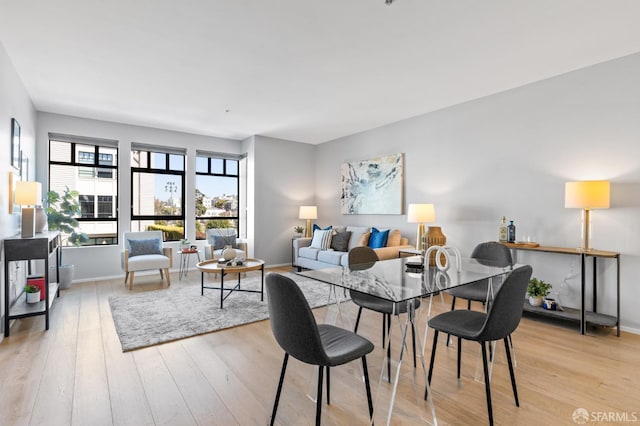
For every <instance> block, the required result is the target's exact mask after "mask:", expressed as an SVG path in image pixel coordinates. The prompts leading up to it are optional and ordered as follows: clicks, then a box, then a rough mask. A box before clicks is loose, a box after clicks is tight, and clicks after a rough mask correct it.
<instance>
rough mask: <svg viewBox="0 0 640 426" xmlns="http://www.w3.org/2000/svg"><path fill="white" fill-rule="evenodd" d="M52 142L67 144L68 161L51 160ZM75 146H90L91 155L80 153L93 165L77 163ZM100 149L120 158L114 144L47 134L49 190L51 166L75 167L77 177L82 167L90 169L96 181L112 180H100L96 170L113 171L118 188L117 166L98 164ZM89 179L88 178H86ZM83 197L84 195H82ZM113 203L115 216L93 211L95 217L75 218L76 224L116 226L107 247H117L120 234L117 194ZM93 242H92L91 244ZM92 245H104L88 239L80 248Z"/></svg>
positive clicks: (117, 148)
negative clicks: (99, 214)
mask: <svg viewBox="0 0 640 426" xmlns="http://www.w3.org/2000/svg"><path fill="white" fill-rule="evenodd" d="M52 142H63V143H68V144H69V145H70V150H71V152H70V153H69V155H70V157H71V158H70V161H61V160H51V143H52ZM76 145H80V146H82V147H88V146H92V147H93V148H94V151H93V153H91V152H89V151H86V150H84V149H83V150H82V151H81V152H87V153H88V154H91V155H89V157H93V163H89V162H86V161H83V162H80V161H78V158H76V152H77V151H78V150H77V149H76ZM100 148H108V149H113V150H115V151H116V158H119V157H120V149H119V147H118V146H117V145H116V144H112V143H100V140H96V139H91V138H84V137H75V136H69V137H66V136H61V135H58V134H49V171H48V173H49V182H48V185H49V190H51V180H52V178H51V166H66V167H76V168H77V173H78V175H80V174H81V169H82V168H83V167H92V168H94V169H95V173H94V174H93V177H94V178H98V179H110V180H113V179H114V178H113V174H112V175H111V176H110V177H108V178H102V177H98V169H99V168H102V169H110V170H111V171H112V173H113V170H115V176H116V178H115V179H116V187H117V186H119V184H120V175H119V173H118V164H115V165H114V164H113V162H112V164H110V165H105V164H100V162H99V158H100ZM87 177H89V176H87ZM73 189H77V188H73ZM83 195H84V194H83ZM91 195H96V194H91ZM78 202H80V200H79V199H78ZM114 202H115V203H116V204H115V210H114V212H115V215H114V217H97V216H96V215H95V211H94V216H96V217H76V218H75V219H76V220H77V221H78V222H114V223H115V224H116V231H115V237H108V239H109V241H111V242H110V243H107V244H108V245H117V244H118V234H119V232H120V229H119V227H120V225H119V218H118V216H119V209H118V204H117V203H118V196H117V194H116V195H115V196H114ZM92 241H93V242H92ZM93 245H104V244H103V243H100V244H98V242H97V239H95V238H91V237H90V239H89V242H87V243H84V244H82V246H83V247H84V246H93Z"/></svg>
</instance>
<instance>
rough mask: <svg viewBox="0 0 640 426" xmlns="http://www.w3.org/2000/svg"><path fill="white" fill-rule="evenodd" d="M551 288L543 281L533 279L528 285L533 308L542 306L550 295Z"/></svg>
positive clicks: (528, 294)
mask: <svg viewBox="0 0 640 426" xmlns="http://www.w3.org/2000/svg"><path fill="white" fill-rule="evenodd" d="M551 287H552V286H551V284H549V283H547V282H545V281H543V280H539V279H537V278H535V277H533V278H531V279H530V280H529V284H528V285H527V296H529V303H530V304H531V306H542V300H543V299H544V297H545V296H546V295H548V294H549V292H550V291H551Z"/></svg>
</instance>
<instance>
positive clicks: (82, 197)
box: [49, 135, 118, 245]
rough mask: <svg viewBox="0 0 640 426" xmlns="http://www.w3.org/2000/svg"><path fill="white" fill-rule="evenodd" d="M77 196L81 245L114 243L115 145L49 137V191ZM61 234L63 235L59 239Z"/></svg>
mask: <svg viewBox="0 0 640 426" xmlns="http://www.w3.org/2000/svg"><path fill="white" fill-rule="evenodd" d="M67 187H68V188H69V189H71V190H75V191H77V192H78V194H79V199H78V202H79V203H80V207H81V210H82V214H81V216H80V217H78V218H77V219H78V222H79V224H80V230H81V231H82V232H84V233H86V234H87V235H88V236H89V241H87V242H86V243H83V245H97V244H117V243H118V209H117V204H118V203H117V197H118V195H117V194H118V149H117V147H116V146H115V142H112V143H111V141H98V140H95V141H94V140H90V139H86V140H85V139H84V138H75V137H68V138H66V137H64V136H58V135H55V136H50V140H49V190H51V191H56V192H58V193H63V192H64V190H65V188H67ZM64 238H65V235H64V233H63V239H64Z"/></svg>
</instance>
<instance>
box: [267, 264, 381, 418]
mask: <svg viewBox="0 0 640 426" xmlns="http://www.w3.org/2000/svg"><path fill="white" fill-rule="evenodd" d="M265 281H266V284H265V285H266V288H267V300H268V305H269V320H270V323H271V330H272V332H273V335H274V337H275V338H276V341H277V342H278V344H279V345H280V347H281V348H282V349H284V352H285V354H284V361H283V363H282V371H281V372H280V380H279V382H278V390H277V391H276V399H275V402H274V404H273V412H272V414H271V422H270V424H271V425H273V424H274V421H275V418H276V412H277V410H278V402H279V400H280V393H281V391H282V384H283V382H284V375H285V371H286V369H287V362H288V360H289V355H291V356H292V357H294V358H295V359H297V360H299V361H302V362H304V363H306V364H311V365H317V366H318V394H317V401H316V425H320V418H321V414H322V385H323V378H322V375H323V371H324V368H325V367H326V369H327V404H329V403H330V400H329V392H330V387H329V385H330V380H329V368H330V367H335V366H338V365H342V364H346V363H348V362H351V361H354V360H356V359H358V358H360V359H361V360H362V370H363V373H364V379H365V382H364V383H365V387H366V391H367V402H368V404H369V418H372V417H373V400H372V399H371V387H370V386H369V372H368V370H367V357H366V355H367V354H368V353H370V352H371V351H373V343H371V342H370V341H369V340H367V339H365V338H364V337H362V336H358V335H357V334H355V333H353V332H351V331H349V330H345V329H342V328H339V327H335V326H333V325H329V324H317V323H316V320H315V318H314V316H313V312H311V308H310V307H309V303H308V302H307V299H305V297H304V294H303V293H302V290H300V287H298V285H297V284H296V283H295V282H294V281H293V280H292V279H291V278H288V277H285V276H283V275H280V274H277V273H273V272H272V273H269V274H267V276H266V279H265Z"/></svg>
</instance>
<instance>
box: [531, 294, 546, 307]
mask: <svg viewBox="0 0 640 426" xmlns="http://www.w3.org/2000/svg"><path fill="white" fill-rule="evenodd" d="M542 300H543V297H542V296H529V304H530V305H531V306H542Z"/></svg>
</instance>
